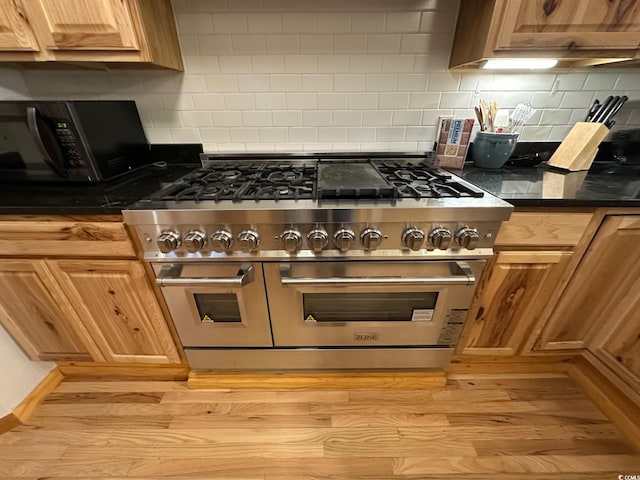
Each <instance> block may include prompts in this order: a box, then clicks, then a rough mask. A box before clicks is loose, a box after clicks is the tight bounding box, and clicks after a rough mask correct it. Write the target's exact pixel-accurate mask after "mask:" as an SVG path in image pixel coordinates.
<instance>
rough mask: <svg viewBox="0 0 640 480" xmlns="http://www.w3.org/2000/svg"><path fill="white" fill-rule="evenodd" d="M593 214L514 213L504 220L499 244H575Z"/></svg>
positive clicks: (564, 245) (569, 245) (507, 245)
mask: <svg viewBox="0 0 640 480" xmlns="http://www.w3.org/2000/svg"><path fill="white" fill-rule="evenodd" d="M592 217H593V214H592V213H534V212H514V213H513V214H512V215H511V218H510V219H509V221H508V222H503V224H502V226H501V227H500V231H499V232H498V236H497V237H496V243H495V245H496V247H516V246H528V247H573V246H575V245H577V244H578V242H579V241H580V238H582V235H583V234H584V232H585V230H586V229H587V226H588V225H589V222H590V221H591V218H592Z"/></svg>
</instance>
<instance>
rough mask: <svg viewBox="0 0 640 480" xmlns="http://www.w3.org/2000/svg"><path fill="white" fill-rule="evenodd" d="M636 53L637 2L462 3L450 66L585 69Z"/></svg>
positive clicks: (484, 0)
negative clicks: (543, 63)
mask: <svg viewBox="0 0 640 480" xmlns="http://www.w3.org/2000/svg"><path fill="white" fill-rule="evenodd" d="M639 48H640V0H462V4H461V6H460V14H459V16H458V24H457V27H456V34H455V40H454V43H453V50H452V52H451V61H450V65H449V66H450V67H451V68H456V67H477V66H479V65H481V64H482V63H483V62H484V61H485V60H487V59H490V58H511V57H545V58H557V59H561V60H562V61H561V62H560V65H561V66H570V65H573V66H587V65H597V64H605V63H610V62H613V61H619V60H621V59H634V58H637V55H638V51H639ZM623 63H626V62H623Z"/></svg>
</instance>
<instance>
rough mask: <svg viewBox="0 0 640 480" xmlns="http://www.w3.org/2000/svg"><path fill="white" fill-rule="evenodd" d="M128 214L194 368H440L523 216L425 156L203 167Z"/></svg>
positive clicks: (213, 161) (250, 159)
mask: <svg viewBox="0 0 640 480" xmlns="http://www.w3.org/2000/svg"><path fill="white" fill-rule="evenodd" d="M202 160H203V168H201V169H199V170H196V171H194V172H192V173H191V174H189V175H187V176H186V177H184V178H183V179H181V180H180V181H178V182H176V183H175V184H172V185H170V186H168V187H167V188H165V189H164V190H163V191H161V192H158V193H157V194H156V195H155V196H154V197H153V198H151V199H150V200H148V201H143V202H140V203H139V204H137V205H135V206H134V207H133V208H132V209H130V210H128V211H125V212H124V217H125V221H126V222H127V223H128V224H130V225H133V226H135V230H136V232H137V235H138V236H139V239H140V241H141V244H142V245H143V246H144V249H145V260H146V261H147V262H150V264H151V266H152V267H153V271H154V272H155V275H156V281H157V282H158V284H159V285H160V286H161V290H162V292H163V295H164V299H165V300H166V303H167V305H168V307H169V310H170V312H171V315H172V317H173V321H174V322H175V325H176V328H177V331H178V334H179V335H180V339H181V341H182V344H183V346H184V348H185V352H186V355H187V358H188V360H189V363H190V364H191V367H192V368H193V369H208V370H265V369H268V370H298V369H350V368H358V369H363V368H375V369H385V368H441V367H443V366H445V365H447V364H448V363H449V361H450V359H451V355H452V354H453V350H454V346H455V343H456V341H457V339H458V337H459V335H460V331H461V329H462V326H463V323H464V321H465V317H466V314H467V310H468V308H469V305H470V303H471V300H472V297H473V294H474V291H475V286H476V282H477V280H478V278H479V277H480V274H481V272H482V268H483V266H484V264H485V262H486V259H487V258H489V257H490V256H491V255H492V254H493V248H492V247H493V241H494V238H495V236H496V233H497V231H498V229H499V227H500V223H501V221H503V220H505V219H507V218H508V217H509V215H510V213H511V209H512V207H511V205H509V204H507V203H505V202H503V201H502V200H500V199H498V198H495V197H493V196H491V195H490V194H488V193H486V192H483V191H482V190H479V189H478V188H476V187H474V186H472V185H470V184H469V183H467V182H465V181H463V180H461V179H459V178H457V177H455V176H452V175H451V174H449V173H446V172H443V171H440V170H437V169H434V168H433V167H431V166H430V163H429V161H428V158H427V157H425V156H424V155H417V154H416V155H410V154H403V155H400V154H394V155H390V154H387V155H383V154H377V155H375V154H359V155H346V154H340V155H336V154H334V155H317V154H316V155H307V156H300V155H291V156H281V155H280V156H275V155H273V156H264V155H262V156H248V155H242V156H232V155H207V154H205V155H203V159H202Z"/></svg>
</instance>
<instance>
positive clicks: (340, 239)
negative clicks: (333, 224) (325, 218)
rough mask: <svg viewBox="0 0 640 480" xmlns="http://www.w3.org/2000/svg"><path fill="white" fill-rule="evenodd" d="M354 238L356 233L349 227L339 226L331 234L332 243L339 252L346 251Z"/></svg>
mask: <svg viewBox="0 0 640 480" xmlns="http://www.w3.org/2000/svg"><path fill="white" fill-rule="evenodd" d="M355 239H356V234H355V233H353V230H351V229H350V228H341V229H340V230H338V231H337V232H336V233H335V235H334V236H333V243H334V244H335V246H336V247H338V250H340V251H341V252H343V253H344V252H348V251H349V249H350V248H351V245H353V242H354V241H355Z"/></svg>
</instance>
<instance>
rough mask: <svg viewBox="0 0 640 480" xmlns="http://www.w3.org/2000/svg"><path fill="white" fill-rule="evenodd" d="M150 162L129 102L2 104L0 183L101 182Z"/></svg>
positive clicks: (23, 102) (134, 112) (137, 121)
mask: <svg viewBox="0 0 640 480" xmlns="http://www.w3.org/2000/svg"><path fill="white" fill-rule="evenodd" d="M150 161H151V160H150V155H149V145H148V142H147V138H146V136H145V133H144V130H143V128H142V123H141V122H140V116H139V114H138V109H137V108H136V104H135V102H133V101H126V100H125V101H119V100H118V101H110V100H105V101H19V102H14V101H2V102H0V180H4V181H30V182H31V181H63V182H64V181H69V182H100V181H104V180H108V179H111V178H113V177H117V176H119V175H122V174H124V173H127V172H130V171H131V170H134V169H137V168H140V167H142V166H144V165H146V164H148V163H149V162H150Z"/></svg>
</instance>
